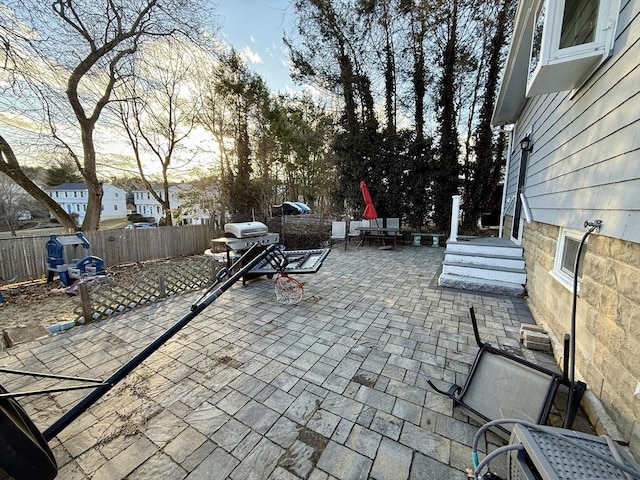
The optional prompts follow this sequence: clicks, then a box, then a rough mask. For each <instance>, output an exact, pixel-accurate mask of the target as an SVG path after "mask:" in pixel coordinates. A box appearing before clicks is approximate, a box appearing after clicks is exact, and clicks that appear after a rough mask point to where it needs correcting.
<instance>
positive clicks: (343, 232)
mask: <svg viewBox="0 0 640 480" xmlns="http://www.w3.org/2000/svg"><path fill="white" fill-rule="evenodd" d="M334 240H337V241H341V242H344V248H345V250H346V249H347V222H331V237H330V238H329V246H330V247H331V246H333V242H334Z"/></svg>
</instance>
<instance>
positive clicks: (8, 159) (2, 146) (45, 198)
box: [0, 136, 78, 231]
mask: <svg viewBox="0 0 640 480" xmlns="http://www.w3.org/2000/svg"><path fill="white" fill-rule="evenodd" d="M0 171H1V172H3V173H5V174H6V175H7V176H8V177H9V178H11V179H12V180H13V181H14V182H16V183H17V184H18V185H20V186H21V187H22V188H23V189H24V191H25V192H27V193H28V194H29V195H31V196H32V197H33V198H34V200H36V201H37V202H39V203H41V204H42V205H44V206H45V207H47V208H48V209H49V211H50V212H51V213H52V214H53V216H54V217H55V218H56V219H57V220H58V222H60V224H61V225H62V226H63V227H64V228H66V229H67V230H69V231H76V230H78V227H77V225H76V222H75V221H74V220H73V218H71V216H70V215H69V214H68V213H67V212H65V211H64V209H63V208H62V207H61V206H60V205H59V204H58V203H57V202H56V201H55V200H53V198H51V197H50V196H49V195H47V193H46V192H45V191H44V190H42V189H41V188H40V187H38V186H37V185H36V184H35V183H33V181H32V180H31V179H30V178H29V177H27V176H26V175H25V173H24V172H23V171H22V169H21V168H20V165H18V159H17V158H16V156H15V153H14V152H13V149H12V148H11V146H10V145H9V143H7V141H6V140H5V139H4V138H3V137H2V136H0Z"/></svg>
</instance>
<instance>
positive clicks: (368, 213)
mask: <svg viewBox="0 0 640 480" xmlns="http://www.w3.org/2000/svg"><path fill="white" fill-rule="evenodd" d="M360 190H362V198H363V199H364V203H365V208H364V213H363V214H362V216H363V217H364V218H365V219H367V220H373V219H375V218H378V212H376V207H374V206H373V201H372V200H371V194H370V193H369V188H368V187H367V184H366V183H365V181H364V180H362V181H361V182H360Z"/></svg>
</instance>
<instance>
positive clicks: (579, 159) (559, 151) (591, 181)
mask: <svg viewBox="0 0 640 480" xmlns="http://www.w3.org/2000/svg"><path fill="white" fill-rule="evenodd" d="M639 15H640V2H629V3H627V4H626V5H625V8H624V9H623V10H622V12H621V14H620V17H619V23H618V32H619V33H618V35H617V39H616V48H615V51H614V55H613V57H612V58H611V59H609V61H608V62H606V63H605V64H604V65H602V66H601V68H600V69H599V70H598V71H597V72H596V73H595V74H594V75H593V76H592V77H591V78H590V79H589V81H588V82H587V83H586V84H585V85H583V86H582V88H580V89H579V90H578V91H577V92H576V93H575V95H574V96H573V97H572V92H558V93H554V94H549V95H542V96H538V97H534V98H532V99H531V100H530V101H529V102H528V103H527V104H526V105H525V108H524V110H523V112H522V114H521V116H520V119H519V120H518V122H517V125H516V129H515V137H514V140H515V142H514V143H515V146H516V147H517V148H516V149H515V150H516V152H514V153H515V155H514V156H513V157H512V160H513V163H512V166H513V168H512V171H510V172H509V177H508V179H507V181H508V184H507V198H509V197H510V196H513V195H515V191H516V183H517V178H518V168H519V161H520V154H519V152H518V150H519V148H518V141H519V140H520V139H521V138H522V137H524V136H525V134H526V133H528V132H531V137H532V140H533V143H534V151H533V152H532V154H531V155H530V157H529V163H528V167H527V176H526V182H525V189H524V193H525V196H526V197H527V200H528V202H529V206H530V208H531V212H532V216H533V218H534V219H535V220H536V221H540V222H544V223H548V224H551V225H558V226H563V227H567V228H572V229H576V230H579V229H581V228H582V224H583V222H584V221H585V220H587V219H590V220H593V219H596V218H599V219H602V220H603V221H604V222H605V227H604V229H603V231H602V234H604V235H607V236H610V237H613V238H618V239H622V240H629V241H633V242H640V158H639V157H638V153H639V152H638V150H639V149H640V21H639ZM508 213H510V212H508Z"/></svg>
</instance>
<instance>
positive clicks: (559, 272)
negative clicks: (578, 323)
mask: <svg viewBox="0 0 640 480" xmlns="http://www.w3.org/2000/svg"><path fill="white" fill-rule="evenodd" d="M583 236H584V232H579V231H577V230H570V229H568V228H561V229H560V233H559V235H558V242H557V245H556V255H555V258H554V261H553V270H551V271H550V272H549V274H550V275H551V276H552V277H553V278H555V279H556V280H557V281H558V282H559V283H560V284H561V285H562V286H564V287H565V288H566V289H567V290H569V291H570V292H572V293H573V278H574V276H573V274H569V273H567V272H565V271H564V270H563V269H562V264H563V263H564V262H563V260H564V258H563V255H564V251H565V242H566V240H567V238H568V239H570V240H573V241H576V242H578V245H579V244H580V242H581V241H582V237H583ZM588 243H589V242H588V239H587V241H585V244H584V246H583V247H582V248H583V252H584V253H583V254H582V255H583V256H584V255H585V254H586V250H585V249H586V248H587V244H588ZM583 258H584V257H583ZM573 261H574V264H575V259H574V260H573ZM580 283H581V280H580V277H578V295H579V294H580Z"/></svg>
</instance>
